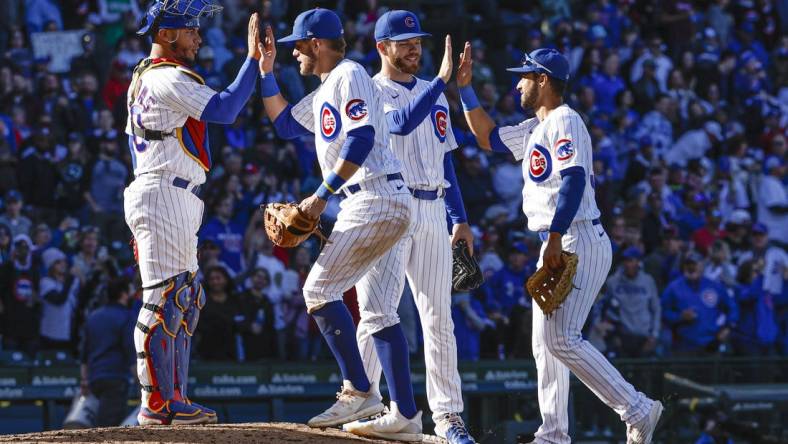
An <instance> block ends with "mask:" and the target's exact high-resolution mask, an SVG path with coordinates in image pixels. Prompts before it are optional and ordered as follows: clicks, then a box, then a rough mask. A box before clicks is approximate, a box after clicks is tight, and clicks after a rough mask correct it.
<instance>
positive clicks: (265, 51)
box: [257, 26, 276, 74]
mask: <svg viewBox="0 0 788 444" xmlns="http://www.w3.org/2000/svg"><path fill="white" fill-rule="evenodd" d="M257 48H258V49H259V52H260V73H261V74H268V73H270V72H271V71H273V70H274V60H276V40H275V39H274V31H273V30H272V29H271V27H270V26H266V27H265V38H264V39H263V41H262V42H258V43H257Z"/></svg>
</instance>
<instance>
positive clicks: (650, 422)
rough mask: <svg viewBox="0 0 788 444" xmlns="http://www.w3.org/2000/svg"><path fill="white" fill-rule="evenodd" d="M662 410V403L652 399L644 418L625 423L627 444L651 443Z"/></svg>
mask: <svg viewBox="0 0 788 444" xmlns="http://www.w3.org/2000/svg"><path fill="white" fill-rule="evenodd" d="M662 410H663V408H662V403H661V402H659V401H654V404H653V405H652V406H651V410H649V412H648V415H647V416H646V417H645V418H643V419H641V420H640V421H639V422H637V423H635V424H632V425H627V444H651V438H652V437H653V436H654V430H655V429H656V428H657V423H659V417H660V416H662Z"/></svg>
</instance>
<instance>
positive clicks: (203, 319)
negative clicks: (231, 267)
mask: <svg viewBox="0 0 788 444" xmlns="http://www.w3.org/2000/svg"><path fill="white" fill-rule="evenodd" d="M203 285H204V288H205V294H206V296H207V298H208V301H207V302H206V304H205V308H203V310H202V313H201V314H200V329H199V330H197V334H198V335H199V340H198V345H197V347H198V350H199V353H198V355H199V356H200V358H202V359H206V360H211V361H233V360H236V359H237V360H242V358H243V356H244V349H243V340H242V338H241V336H240V329H239V328H238V326H237V325H236V320H238V321H240V320H241V318H240V308H239V306H238V301H237V299H236V298H237V296H236V295H235V289H234V288H233V281H232V279H231V278H230V274H229V273H228V272H227V270H226V269H225V268H224V267H220V266H214V267H213V268H209V269H208V270H206V272H205V281H203ZM236 334H238V337H236Z"/></svg>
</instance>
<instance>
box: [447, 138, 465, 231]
mask: <svg viewBox="0 0 788 444" xmlns="http://www.w3.org/2000/svg"><path fill="white" fill-rule="evenodd" d="M443 177H444V178H445V179H446V180H447V181H448V182H449V183H450V184H451V186H450V187H449V188H447V189H446V197H445V198H444V200H445V202H446V213H447V214H448V215H449V219H451V223H452V224H453V225H456V224H464V223H466V222H468V215H467V214H465V204H464V203H463V201H462V194H460V185H459V184H458V183H457V175H456V174H455V173H454V162H453V161H452V154H451V151H449V152H447V153H446V154H444V155H443Z"/></svg>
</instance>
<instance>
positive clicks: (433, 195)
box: [408, 187, 446, 200]
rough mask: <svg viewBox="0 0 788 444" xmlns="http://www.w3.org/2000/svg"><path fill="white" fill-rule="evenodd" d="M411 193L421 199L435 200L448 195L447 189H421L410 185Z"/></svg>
mask: <svg viewBox="0 0 788 444" xmlns="http://www.w3.org/2000/svg"><path fill="white" fill-rule="evenodd" d="M408 190H410V194H411V195H413V197H415V198H416V199H421V200H435V199H438V198H441V197H443V196H445V195H446V190H444V189H443V188H438V189H437V190H419V189H417V188H411V187H408Z"/></svg>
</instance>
